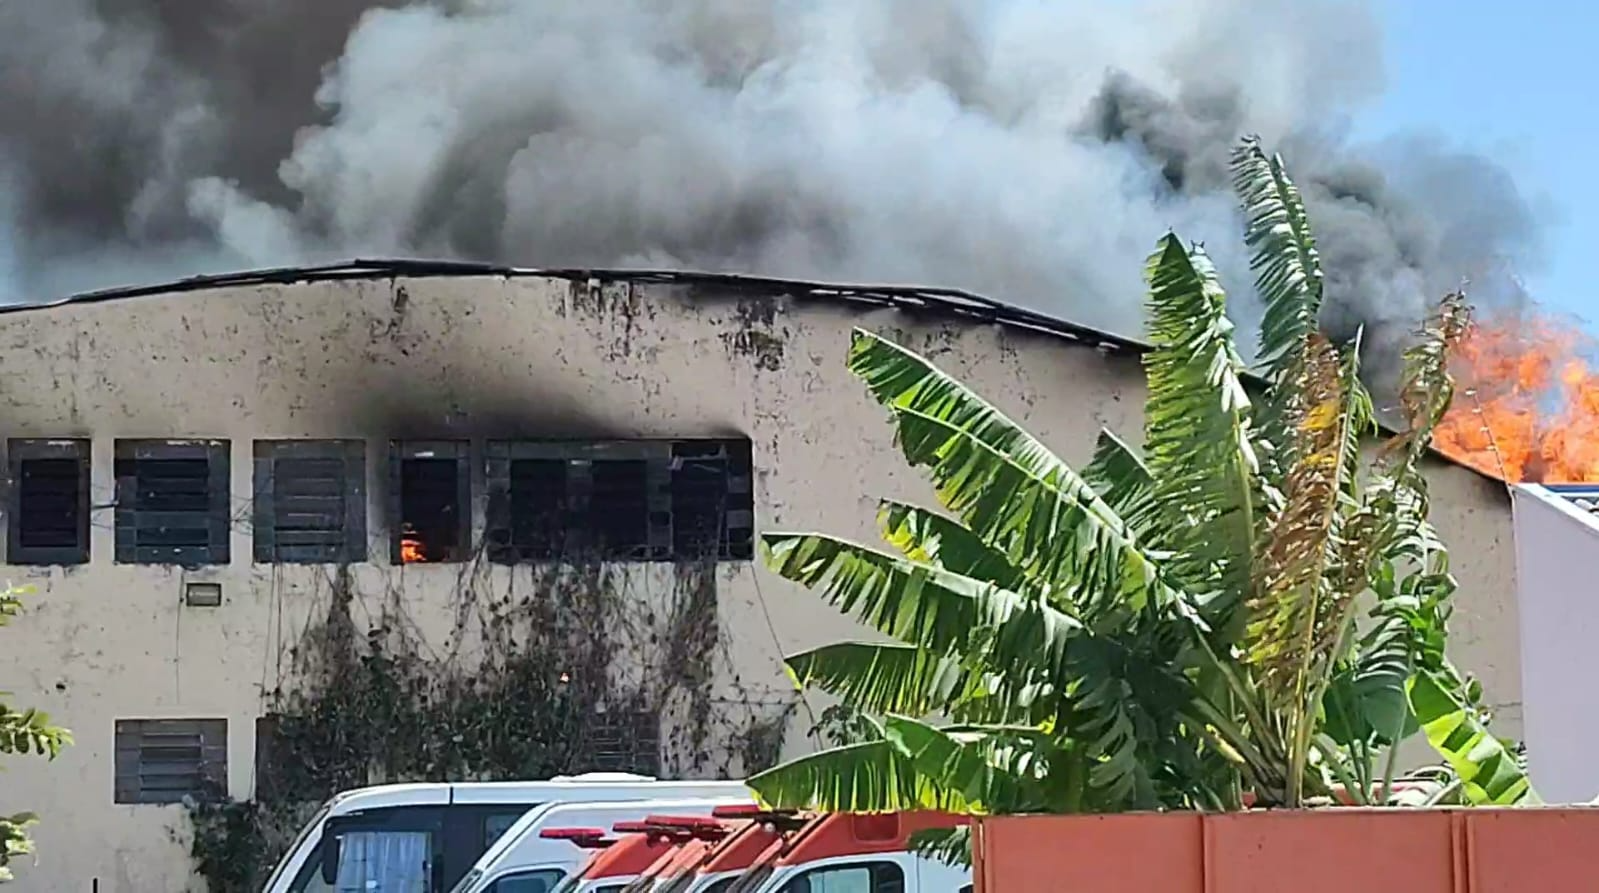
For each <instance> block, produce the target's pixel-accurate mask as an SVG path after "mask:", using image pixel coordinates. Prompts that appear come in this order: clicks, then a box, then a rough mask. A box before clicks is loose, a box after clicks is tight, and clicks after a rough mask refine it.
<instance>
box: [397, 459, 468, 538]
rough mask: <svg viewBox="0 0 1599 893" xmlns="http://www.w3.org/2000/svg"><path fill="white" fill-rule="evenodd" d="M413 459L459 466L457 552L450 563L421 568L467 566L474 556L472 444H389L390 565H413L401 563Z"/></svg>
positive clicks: (456, 488) (456, 472) (457, 477)
mask: <svg viewBox="0 0 1599 893" xmlns="http://www.w3.org/2000/svg"><path fill="white" fill-rule="evenodd" d="M413 459H448V460H452V461H454V462H455V501H456V514H457V515H458V516H459V517H457V518H456V523H455V528H456V552H455V554H454V555H452V556H451V557H450V558H449V559H443V560H433V559H429V560H428V561H426V562H418V563H419V564H463V563H465V562H466V561H467V560H469V558H470V557H471V554H472V462H471V443H470V441H465V440H391V441H389V465H388V493H387V495H386V500H387V508H388V525H387V526H388V531H387V533H388V539H389V563H390V564H393V565H395V566H399V567H409V566H411V565H409V564H407V563H406V562H404V561H402V560H401V559H400V537H401V525H402V524H403V522H404V519H405V511H404V510H405V504H404V499H403V493H402V482H403V477H402V475H401V472H402V470H403V469H404V464H405V462H406V461H408V460H413Z"/></svg>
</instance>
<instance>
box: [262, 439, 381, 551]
mask: <svg viewBox="0 0 1599 893" xmlns="http://www.w3.org/2000/svg"><path fill="white" fill-rule="evenodd" d="M253 526H254V528H255V560H256V561H258V562H261V563H263V564H269V563H278V564H345V563H350V562H357V561H365V560H366V444H365V443H363V442H362V441H359V440H258V441H256V442H255V508H254V525H253Z"/></svg>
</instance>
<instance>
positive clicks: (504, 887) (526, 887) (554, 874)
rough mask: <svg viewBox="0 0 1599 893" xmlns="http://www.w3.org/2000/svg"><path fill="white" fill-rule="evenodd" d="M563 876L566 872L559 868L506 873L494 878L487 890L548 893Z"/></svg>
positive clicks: (494, 892)
mask: <svg viewBox="0 0 1599 893" xmlns="http://www.w3.org/2000/svg"><path fill="white" fill-rule="evenodd" d="M565 877H566V872H565V871H562V870H561V869H559V868H539V869H536V870H533V871H523V872H519V873H517V874H508V875H506V876H505V877H502V878H499V879H498V880H496V881H495V882H494V884H493V886H491V887H489V890H491V891H493V893H550V891H551V890H554V889H555V888H556V886H558V885H559V884H560V883H561V880H562V879H563V878H565Z"/></svg>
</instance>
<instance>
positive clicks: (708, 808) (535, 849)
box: [453, 791, 754, 893]
mask: <svg viewBox="0 0 1599 893" xmlns="http://www.w3.org/2000/svg"><path fill="white" fill-rule="evenodd" d="M740 804H748V805H750V806H753V805H754V803H753V801H752V800H751V799H750V796H749V793H748V792H747V791H746V792H745V793H744V796H743V797H741V798H730V797H719V798H708V797H702V798H694V799H684V800H621V801H617V802H614V803H605V802H601V803H594V802H586V801H585V802H579V803H546V804H544V805H543V806H538V807H535V808H533V809H530V810H528V811H527V813H525V814H524V815H523V816H522V817H521V818H520V819H517V821H516V824H514V825H512V826H511V828H510V830H508V831H506V832H505V833H504V834H503V835H501V837H500V838H499V840H496V841H495V842H494V844H493V845H492V846H490V847H489V848H488V850H487V851H486V852H484V853H483V856H482V857H481V858H479V859H478V861H477V864H476V865H474V866H472V870H471V871H469V872H467V874H466V876H465V877H464V878H462V879H461V882H460V883H459V884H457V885H456V886H455V887H454V891H453V893H504V891H507V890H511V891H516V893H540V891H547V890H550V889H552V888H554V887H555V886H556V885H557V884H559V883H560V882H561V881H562V880H563V879H565V878H566V877H567V875H569V874H572V873H574V872H575V871H576V870H577V869H579V868H580V867H582V865H583V861H584V859H585V857H586V856H587V855H589V854H588V853H586V852H584V849H581V848H580V847H585V846H586V847H587V848H592V846H591V844H592V842H591V841H590V839H589V837H591V836H592V835H590V836H583V835H579V836H577V837H573V836H571V835H569V834H568V835H561V834H553V835H552V834H546V833H545V832H546V831H551V830H555V829H570V828H578V829H585V828H601V829H605V828H613V827H615V826H617V825H618V824H619V823H620V824H626V823H628V822H638V821H641V820H643V819H644V818H646V817H647V816H649V815H651V814H652V813H659V812H670V813H673V814H674V815H683V816H696V817H700V818H703V819H705V820H707V821H709V820H710V816H711V814H712V812H713V811H714V810H716V809H717V808H718V807H724V806H736V805H740ZM605 834H606V832H604V831H601V832H600V838H601V839H606V838H605ZM574 843H577V844H579V846H573V844H574ZM539 883H543V884H545V886H538V884H539Z"/></svg>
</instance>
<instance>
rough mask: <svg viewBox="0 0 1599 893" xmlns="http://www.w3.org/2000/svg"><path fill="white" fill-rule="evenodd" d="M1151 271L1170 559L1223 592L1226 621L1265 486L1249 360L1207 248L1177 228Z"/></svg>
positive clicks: (1153, 454) (1214, 612) (1154, 395)
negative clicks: (1255, 439) (1186, 241)
mask: <svg viewBox="0 0 1599 893" xmlns="http://www.w3.org/2000/svg"><path fill="white" fill-rule="evenodd" d="M1146 276H1147V278H1148V281H1149V297H1148V299H1147V302H1146V303H1147V306H1148V310H1149V325H1148V330H1149V338H1150V343H1151V345H1152V347H1151V349H1150V351H1149V352H1148V353H1146V354H1145V355H1144V368H1145V371H1146V373H1147V376H1148V379H1149V398H1148V401H1147V403H1146V404H1145V410H1144V416H1145V423H1144V424H1145V427H1144V452H1145V456H1146V457H1147V461H1148V464H1149V471H1150V476H1151V478H1152V479H1153V481H1154V491H1153V499H1154V502H1155V505H1156V509H1155V510H1156V511H1157V512H1158V513H1159V517H1160V518H1161V521H1162V528H1163V533H1164V535H1165V536H1166V537H1169V538H1170V542H1171V547H1172V549H1173V550H1174V552H1175V554H1174V556H1173V557H1172V558H1171V559H1170V560H1168V561H1167V562H1166V567H1167V568H1168V569H1169V570H1170V572H1171V573H1172V575H1173V576H1174V577H1175V578H1176V579H1178V580H1181V581H1182V583H1183V584H1184V585H1185V586H1187V587H1188V588H1189V591H1191V592H1195V593H1196V594H1204V595H1208V596H1215V598H1213V599H1212V600H1211V603H1210V605H1208V606H1207V615H1206V616H1207V620H1209V621H1210V622H1211V624H1212V625H1223V624H1224V623H1225V621H1226V620H1227V619H1228V618H1229V617H1230V616H1231V613H1232V611H1233V610H1234V609H1235V608H1236V607H1237V606H1239V605H1240V604H1241V603H1242V601H1243V599H1244V597H1245V595H1246V593H1247V592H1248V589H1249V575H1250V554H1251V551H1252V543H1253V539H1254V528H1255V507H1256V502H1257V491H1258V484H1257V481H1256V477H1257V474H1258V470H1259V469H1258V465H1257V462H1256V458H1255V450H1254V445H1253V444H1252V443H1251V440H1250V436H1251V435H1250V422H1249V415H1250V406H1249V396H1248V394H1247V393H1246V392H1245V390H1244V385H1243V381H1242V378H1241V376H1242V373H1243V369H1244V364H1243V361H1242V360H1241V359H1240V358H1239V356H1238V352H1237V350H1236V349H1235V347H1234V345H1233V325H1232V322H1231V321H1230V320H1228V319H1227V314H1226V296H1225V295H1224V294H1223V292H1222V289H1221V285H1220V283H1219V282H1218V281H1217V279H1216V271H1215V268H1214V267H1213V266H1212V265H1211V263H1210V261H1209V259H1208V258H1206V257H1205V254H1204V251H1203V250H1201V249H1199V248H1197V247H1196V248H1194V249H1192V250H1189V249H1185V248H1184V247H1183V244H1182V242H1181V240H1179V239H1178V238H1177V237H1176V236H1175V235H1171V234H1168V235H1167V236H1166V237H1165V238H1163V239H1162V240H1161V242H1160V247H1159V248H1158V249H1157V250H1156V252H1155V253H1154V254H1153V255H1151V256H1150V258H1149V264H1148V267H1147V271H1146ZM1218 621H1222V623H1218Z"/></svg>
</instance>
